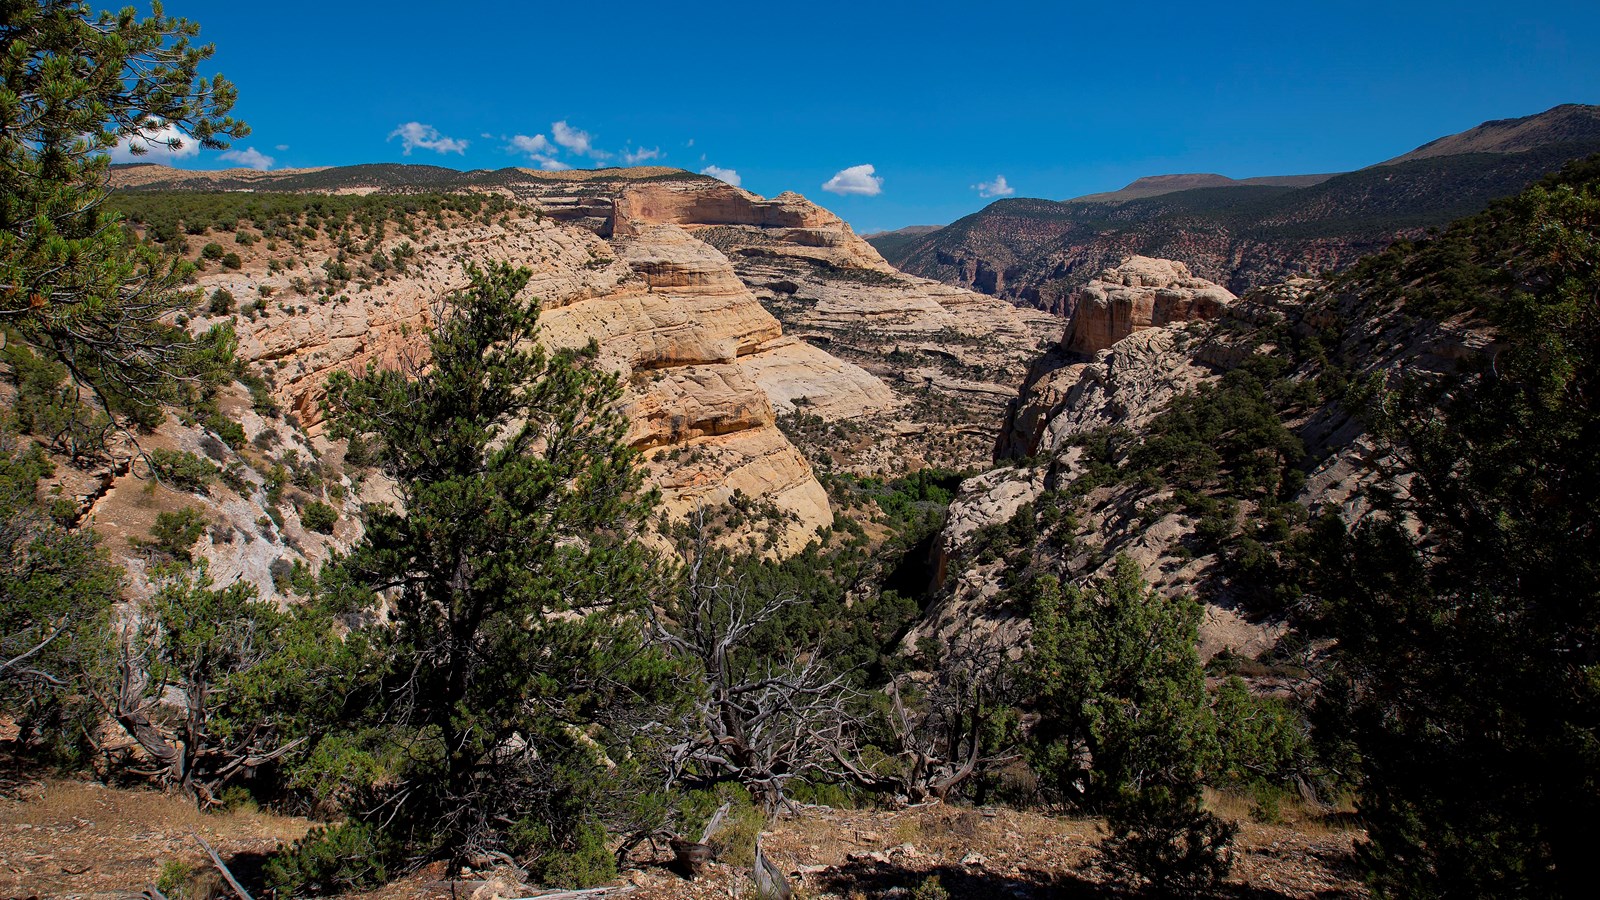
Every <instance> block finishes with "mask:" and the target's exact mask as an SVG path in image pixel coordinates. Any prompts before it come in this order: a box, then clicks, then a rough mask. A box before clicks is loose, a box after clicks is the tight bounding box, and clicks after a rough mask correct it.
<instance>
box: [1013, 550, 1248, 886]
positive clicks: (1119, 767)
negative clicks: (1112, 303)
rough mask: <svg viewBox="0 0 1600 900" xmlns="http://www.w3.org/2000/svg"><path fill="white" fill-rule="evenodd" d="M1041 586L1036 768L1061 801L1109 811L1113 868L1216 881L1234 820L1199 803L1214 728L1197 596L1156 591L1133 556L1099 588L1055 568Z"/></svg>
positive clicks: (1165, 881)
mask: <svg viewBox="0 0 1600 900" xmlns="http://www.w3.org/2000/svg"><path fill="white" fill-rule="evenodd" d="M1035 594H1036V597H1035V603H1034V610H1033V629H1034V630H1033V647H1032V649H1031V650H1030V652H1029V655H1028V657H1027V667H1028V669H1029V671H1030V672H1031V674H1032V678H1033V682H1034V690H1035V697H1034V706H1035V708H1036V710H1037V711H1038V713H1039V716H1040V718H1039V723H1038V725H1037V727H1036V729H1035V747H1034V765H1035V767H1036V768H1037V769H1038V770H1039V771H1040V772H1041V774H1042V775H1043V776H1044V780H1045V782H1046V783H1047V785H1048V786H1049V787H1050V789H1051V790H1052V791H1053V792H1054V793H1055V795H1056V796H1057V798H1058V799H1059V800H1061V801H1063V802H1065V803H1067V804H1069V805H1071V806H1074V807H1076V808H1078V809H1080V810H1083V811H1088V812H1095V813H1102V814H1104V815H1105V816H1106V818H1107V822H1108V826H1109V828H1110V830H1111V835H1110V837H1109V839H1108V840H1107V842H1106V844H1105V847H1104V849H1105V851H1106V860H1107V862H1108V863H1109V864H1110V865H1111V867H1112V868H1113V869H1115V870H1119V871H1121V872H1122V873H1124V874H1126V875H1127V876H1129V877H1130V878H1132V879H1135V880H1149V881H1152V882H1155V883H1157V884H1159V885H1162V886H1164V887H1167V888H1170V889H1195V888H1200V887H1204V886H1206V885H1208V884H1210V883H1213V882H1215V881H1216V880H1217V879H1218V878H1220V877H1221V876H1222V875H1224V874H1226V872H1227V869H1228V867H1229V864H1230V862H1231V858H1230V855H1229V850H1228V845H1229V843H1230V842H1231V840H1232V829H1231V827H1230V826H1228V825H1227V824H1225V823H1223V822H1222V821H1221V820H1219V819H1217V818H1216V817H1215V816H1213V815H1211V814H1210V813H1208V812H1206V811H1204V810H1203V809H1201V806H1200V797H1201V791H1200V789H1201V778H1202V775H1203V772H1204V767H1205V764H1206V761H1207V758H1208V757H1209V756H1210V755H1211V752H1212V745H1213V744H1214V741H1215V736H1214V725H1213V722H1212V719H1211V714H1210V711H1209V709H1208V708H1207V706H1206V695H1205V678H1204V673H1203V671H1202V669H1201V667H1200V658H1199V654H1198V653H1197V651H1196V649H1195V643H1196V639H1197V629H1198V626H1199V623H1200V608H1199V606H1198V604H1196V603H1194V601H1192V600H1187V599H1183V598H1179V599H1172V600H1169V599H1167V598H1165V597H1163V596H1162V595H1161V594H1160V593H1159V592H1157V591H1154V590H1151V589H1150V587H1149V586H1148V585H1147V584H1146V583H1145V582H1144V579H1143V577H1142V576H1141V574H1140V572H1139V567H1138V564H1137V563H1135V562H1134V561H1133V560H1132V559H1130V558H1128V557H1126V556H1119V557H1117V560H1116V564H1115V568H1114V569H1113V572H1112V574H1111V577H1110V578H1107V579H1104V580H1102V581H1100V582H1098V583H1096V584H1094V585H1092V586H1090V587H1089V588H1088V589H1081V588H1078V587H1075V586H1071V585H1067V586H1062V585H1060V584H1058V583H1057V582H1056V581H1055V580H1054V579H1049V578H1045V579H1041V580H1040V582H1039V583H1038V584H1037V585H1036V586H1035Z"/></svg>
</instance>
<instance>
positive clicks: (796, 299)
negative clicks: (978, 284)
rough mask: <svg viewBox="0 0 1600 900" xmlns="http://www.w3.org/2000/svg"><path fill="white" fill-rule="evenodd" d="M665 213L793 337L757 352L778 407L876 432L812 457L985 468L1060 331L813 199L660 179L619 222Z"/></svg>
mask: <svg viewBox="0 0 1600 900" xmlns="http://www.w3.org/2000/svg"><path fill="white" fill-rule="evenodd" d="M662 221H665V222H669V223H671V224H675V225H677V226H680V227H682V228H683V229H685V230H686V231H688V232H689V233H690V234H692V235H693V236H695V237H696V238H699V239H700V240H702V241H704V242H705V243H706V244H707V245H709V246H711V247H714V248H716V250H717V251H719V252H720V253H722V254H723V255H725V256H726V257H727V259H728V260H729V261H730V262H731V264H732V266H733V269H734V271H735V272H736V273H737V274H738V277H739V279H740V280H741V281H743V282H744V284H745V285H746V286H747V287H749V288H750V289H751V290H752V291H753V292H754V293H755V295H756V296H757V298H758V299H759V300H760V301H761V303H762V304H763V306H765V307H766V308H767V309H768V310H770V311H771V312H772V313H773V314H774V315H775V316H776V317H777V318H778V320H779V321H780V322H781V323H782V325H783V328H784V331H785V333H786V335H787V337H786V338H785V339H784V340H783V341H779V342H773V343H770V344H768V345H766V346H764V347H763V348H762V349H761V350H760V351H759V352H757V353H756V354H755V355H754V356H752V358H751V360H750V365H751V366H753V367H754V368H755V369H756V370H757V374H756V377H757V380H758V381H759V383H760V384H761V385H762V387H763V388H764V389H765V390H766V391H767V393H768V395H769V396H771V397H772V398H773V402H774V405H775V407H776V408H777V410H778V412H779V413H780V414H785V413H796V414H800V415H804V416H816V417H820V418H821V419H822V420H824V421H826V422H842V421H848V422H850V424H851V427H852V428H854V429H857V430H859V431H861V432H862V433H864V434H865V437H864V438H863V439H861V440H859V441H855V442H851V443H850V444H849V445H848V446H845V447H843V449H842V451H841V448H840V446H839V445H838V444H834V445H832V446H828V447H822V446H814V447H807V448H805V449H807V451H808V454H809V455H811V456H812V457H813V458H827V459H829V460H831V461H836V462H837V463H838V464H840V465H842V466H844V467H845V468H848V469H851V470H853V471H858V472H861V473H863V474H889V475H898V474H903V473H904V472H906V471H907V470H909V469H914V468H918V467H921V466H923V465H942V466H948V467H952V468H965V467H972V466H977V465H982V464H984V463H985V462H986V461H987V459H988V458H989V456H990V453H991V448H992V447H993V443H994V439H995V435H996V427H995V426H996V423H997V422H999V421H1000V419H1001V416H1002V414H1003V411H1004V409H1005V406H1006V404H1007V403H1009V402H1010V400H1011V399H1012V398H1013V397H1015V396H1016V391H1017V388H1018V386H1019V385H1020V384H1021V382H1022V378H1023V375H1024V374H1025V373H1026V371H1027V364H1028V362H1029V360H1030V359H1031V358H1032V356H1033V355H1034V354H1035V353H1036V348H1037V347H1038V346H1040V345H1041V343H1043V342H1046V341H1051V340H1054V339H1055V336H1056V333H1057V332H1058V331H1059V329H1060V321H1059V320H1056V319H1054V318H1053V317H1051V316H1048V315H1045V314H1043V313H1039V312H1037V311H1032V310H1019V309H1016V308H1015V307H1012V306H1011V305H1010V304H1007V303H1003V302H1000V301H997V300H995V299H993V298H990V297H985V296H983V295H981V294H975V293H973V292H971V291H965V290H961V289H959V288H952V287H950V286H948V285H944V284H939V283H938V282H934V281H929V280H927V279H922V278H914V277H911V276H907V275H905V274H904V273H901V272H899V271H897V270H896V269H895V268H894V267H893V266H890V265H889V264H888V263H887V262H886V261H885V260H884V259H883V257H882V256H880V255H879V254H878V252H877V251H876V250H874V249H873V248H872V246H871V245H870V244H868V243H867V242H866V241H864V240H862V239H861V238H860V237H858V236H856V234H855V233H854V232H853V231H851V230H850V227H849V226H848V225H846V224H845V223H844V222H843V221H842V220H840V219H839V217H838V216H835V215H834V214H833V213H830V212H828V211H827V210H825V209H822V208H821V207H818V206H816V205H815V204H813V203H811V202H810V201H808V200H806V199H805V198H804V197H802V196H800V195H799V194H794V193H784V194H780V195H778V196H777V197H775V198H773V199H772V200H763V199H761V198H760V197H757V196H755V195H753V194H750V193H748V192H746V191H742V190H739V189H738V188H734V187H731V186H729V185H725V184H722V183H720V182H714V183H704V182H695V181H652V182H649V183H644V184H638V185H633V186H630V187H628V188H627V189H626V190H624V191H623V192H622V193H621V194H620V196H619V197H618V198H617V200H616V204H615V217H614V221H613V222H612V223H611V231H612V233H613V234H615V235H617V236H618V237H619V239H620V238H621V237H622V236H626V235H630V234H635V233H639V232H641V231H643V230H646V229H648V228H650V227H653V226H654V225H655V224H656V223H658V222H662ZM795 338H798V339H800V340H794V339H795ZM841 363H842V364H841Z"/></svg>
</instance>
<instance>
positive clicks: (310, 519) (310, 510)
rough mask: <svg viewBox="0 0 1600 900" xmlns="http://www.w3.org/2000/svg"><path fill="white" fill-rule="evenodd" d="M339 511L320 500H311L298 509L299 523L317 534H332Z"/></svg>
mask: <svg viewBox="0 0 1600 900" xmlns="http://www.w3.org/2000/svg"><path fill="white" fill-rule="evenodd" d="M338 521H339V513H338V511H337V510H335V509H334V508H333V507H331V506H329V505H328V504H326V503H323V502H322V501H321V500H313V501H311V502H310V503H307V504H306V505H305V508H304V509H301V510H300V523H301V524H302V525H304V526H305V527H307V528H309V529H311V530H312V531H315V532H317V533H319V534H332V533H333V526H334V523H335V522H338Z"/></svg>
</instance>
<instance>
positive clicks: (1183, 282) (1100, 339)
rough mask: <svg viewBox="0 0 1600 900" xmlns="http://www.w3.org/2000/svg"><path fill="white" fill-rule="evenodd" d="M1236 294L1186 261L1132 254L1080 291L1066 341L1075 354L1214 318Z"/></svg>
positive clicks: (1068, 347) (1087, 352)
mask: <svg viewBox="0 0 1600 900" xmlns="http://www.w3.org/2000/svg"><path fill="white" fill-rule="evenodd" d="M1235 299H1236V298H1235V297H1234V296H1233V294H1232V292H1230V291H1228V290H1227V289H1226V288H1224V287H1221V286H1220V285H1216V284H1212V283H1211V282H1209V281H1206V280H1205V279H1203V278H1196V277H1194V276H1193V275H1191V274H1189V267H1188V266H1186V265H1184V264H1183V263H1180V262H1173V261H1172V260H1167V259H1151V258H1149V257H1147V256H1132V257H1129V258H1128V259H1125V260H1123V261H1122V264H1121V265H1119V266H1116V267H1114V268H1110V269H1107V270H1105V271H1104V272H1101V273H1100V274H1099V275H1098V276H1096V277H1095V278H1094V280H1093V281H1090V282H1089V283H1088V284H1087V285H1085V286H1084V287H1083V288H1082V289H1081V290H1080V291H1079V292H1078V296H1077V299H1076V301H1075V302H1074V303H1073V314H1072V326H1071V327H1070V328H1069V329H1068V330H1067V333H1066V335H1065V336H1064V337H1063V338H1062V343H1063V345H1065V347H1066V348H1067V350H1068V351H1070V352H1072V353H1084V354H1092V353H1095V352H1097V351H1100V350H1107V349H1110V348H1111V347H1112V346H1113V345H1114V344H1116V343H1117V342H1118V341H1120V340H1122V339H1123V338H1125V337H1128V336H1129V335H1131V334H1134V333H1135V332H1138V331H1142V330H1144V329H1146V328H1158V327H1160V326H1162V325H1168V324H1171V323H1173V322H1187V321H1190V320H1193V319H1214V318H1216V317H1217V314H1218V313H1220V312H1221V311H1222V308H1223V307H1224V306H1226V305H1227V304H1229V303H1231V302H1233V301H1234V300H1235Z"/></svg>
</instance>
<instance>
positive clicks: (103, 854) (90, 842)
mask: <svg viewBox="0 0 1600 900" xmlns="http://www.w3.org/2000/svg"><path fill="white" fill-rule="evenodd" d="M1210 802H1211V805H1212V807H1213V808H1214V809H1216V810H1217V811H1218V812H1219V813H1220V814H1222V815H1224V816H1228V817H1230V818H1233V819H1235V820H1236V821H1239V822H1240V825H1241V828H1240V832H1239V839H1238V842H1237V845H1236V849H1237V861H1236V863H1235V865H1234V869H1233V874H1232V876H1231V877H1230V879H1229V883H1228V885H1227V888H1226V890H1225V892H1224V893H1225V896H1231V897H1248V898H1261V900H1266V898H1341V897H1363V896H1366V894H1365V892H1364V891H1363V889H1362V888H1361V886H1360V883H1359V881H1358V879H1357V877H1356V872H1355V870H1354V867H1353V865H1352V847H1353V846H1354V844H1355V842H1356V841H1357V840H1359V839H1360V837H1361V832H1360V831H1359V830H1358V829H1355V828H1353V827H1351V826H1350V825H1349V824H1348V819H1349V817H1348V815H1344V814H1339V813H1333V814H1327V815H1319V814H1314V813H1311V812H1310V811H1307V810H1303V809H1290V810H1286V812H1285V814H1284V816H1283V820H1282V822H1281V824H1276V825H1263V824H1259V823H1255V822H1252V821H1249V819H1248V804H1247V803H1245V802H1243V801H1240V800H1238V799H1237V798H1233V797H1229V796H1224V795H1213V796H1211V797H1210ZM309 827H310V823H309V822H308V821H306V820H304V819H297V818H290V817H285V816H276V815H271V814H268V813H262V812H254V811H235V812H228V813H220V814H206V813H200V812H197V811H196V810H195V809H194V807H193V805H192V804H189V803H186V802H185V801H183V800H182V799H180V798H177V797H172V796H167V795H163V794H160V793H156V792H152V791H148V790H127V789H120V788H114V787H106V786H103V785H99V784H95V783H90V782H83V781H69V780H56V779H48V778H38V779H26V778H24V779H20V780H15V781H13V782H12V783H11V784H9V785H6V789H5V798H4V799H3V800H0V898H5V900H23V898H28V900H35V898H37V900H46V898H53V900H69V898H71V900H112V898H117V900H125V898H128V897H130V896H134V895H136V894H137V893H138V892H139V891H142V890H144V889H145V888H146V887H147V886H149V885H151V884H153V883H154V882H155V881H156V879H157V878H158V877H159V876H160V874H161V871H162V867H163V865H165V864H166V863H167V861H168V860H178V861H181V862H184V863H187V864H189V865H191V866H193V867H195V869H196V870H199V871H205V870H206V868H207V867H206V862H205V861H206V857H205V852H204V850H203V849H202V848H201V845H200V842H199V841H198V840H197V836H198V837H199V838H203V839H204V840H205V841H206V843H208V844H210V845H212V846H213V847H215V848H216V849H217V851H218V852H219V853H220V854H221V855H222V857H223V858H224V859H225V860H227V861H228V862H229V865H230V866H231V867H232V868H233V869H234V870H235V872H236V874H238V876H239V877H240V878H241V879H242V880H244V882H245V883H246V886H247V887H250V886H252V882H253V881H255V880H256V879H257V877H258V874H259V868H260V865H261V862H262V861H263V860H264V859H265V856H266V854H267V853H269V852H271V851H272V850H273V849H274V848H275V847H277V846H278V845H279V844H280V843H281V842H287V841H292V840H294V839H295V838H296V837H298V836H300V835H301V834H303V833H304V832H305V831H306V830H307V829H308V828H309ZM1099 837H1100V826H1099V823H1097V822H1096V821H1094V820H1089V819H1067V818H1056V817H1050V816H1044V815H1039V814H1035V813H1030V812H1018V811H1014V810H1009V809H983V808H965V807H959V806H950V805H932V806H923V807H918V808H912V809H906V810H896V811H877V810H836V809H826V808H807V809H804V810H802V811H801V813H800V814H799V815H797V816H794V817H790V818H780V819H778V820H777V821H776V822H774V823H773V825H772V828H771V830H770V831H768V832H766V835H765V838H764V842H763V846H764V849H765V850H766V853H767V855H768V856H769V857H770V858H771V859H772V860H773V861H774V862H776V863H777V864H778V865H780V866H781V867H782V868H783V870H784V871H785V872H786V873H789V874H790V878H791V882H792V883H794V884H795V885H796V886H797V888H798V895H799V896H801V897H805V898H811V900H822V898H840V900H845V898H876V897H886V898H887V897H905V898H913V897H923V896H937V892H936V891H933V890H931V889H930V886H929V881H930V879H932V878H937V879H938V883H939V886H940V887H941V888H942V889H943V890H944V891H946V892H947V893H948V896H949V897H950V898H951V900H963V898H972V900H979V898H1033V897H1037V898H1046V897H1114V896H1123V895H1124V893H1123V892H1121V891H1119V890H1117V889H1115V888H1114V887H1113V886H1111V885H1109V884H1107V883H1106V882H1105V880H1104V879H1103V877H1102V876H1101V875H1100V874H1098V873H1097V872H1096V871H1095V869H1094V866H1093V861H1094V858H1095V852H1094V848H1095V844H1096V843H1097V842H1098V840H1099ZM665 862H666V857H665V856H664V855H663V856H662V857H661V858H660V859H659V860H657V861H643V862H639V863H638V864H637V865H636V867H635V868H632V869H629V870H627V871H625V872H624V873H623V876H622V879H621V880H620V881H619V882H618V889H617V890H615V891H609V892H606V893H605V894H603V895H601V896H605V897H608V898H609V897H619V896H627V897H630V898H641V900H642V898H650V900H656V898H660V900H703V898H713V897H728V898H742V897H753V896H755V891H754V885H753V883H752V882H751V881H750V879H749V876H748V869H746V868H744V867H736V866H731V865H713V866H712V868H711V870H710V871H709V873H708V874H706V875H705V876H703V877H701V878H700V879H698V880H696V881H692V882H691V881H687V880H685V879H683V878H681V877H679V876H678V875H677V874H675V873H674V872H672V871H671V870H669V869H668V868H667V867H666V865H665ZM215 887H216V891H217V892H216V893H214V894H212V895H211V896H215V897H219V898H220V897H227V896H230V895H229V894H228V893H227V889H226V887H224V886H222V885H220V884H216V885H215ZM539 894H540V892H539V891H537V890H532V889H527V888H524V887H522V886H520V885H517V884H516V883H515V882H514V881H512V880H508V879H505V878H497V877H496V874H495V873H484V874H481V875H476V876H471V877H469V878H466V879H461V880H455V881H448V880H444V879H443V877H442V871H441V869H440V868H438V867H432V868H427V869H424V870H422V871H419V872H417V873H414V874H412V875H410V876H408V877H407V878H404V879H402V880H400V881H397V882H395V883H392V884H390V885H388V886H387V887H385V888H383V889H382V890H379V891H374V892H371V893H366V894H357V895H347V896H349V897H351V898H352V900H413V898H415V900H424V898H427V900H433V898H441V900H442V898H451V900H468V898H471V900H508V898H513V897H528V896H538V895H539Z"/></svg>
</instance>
